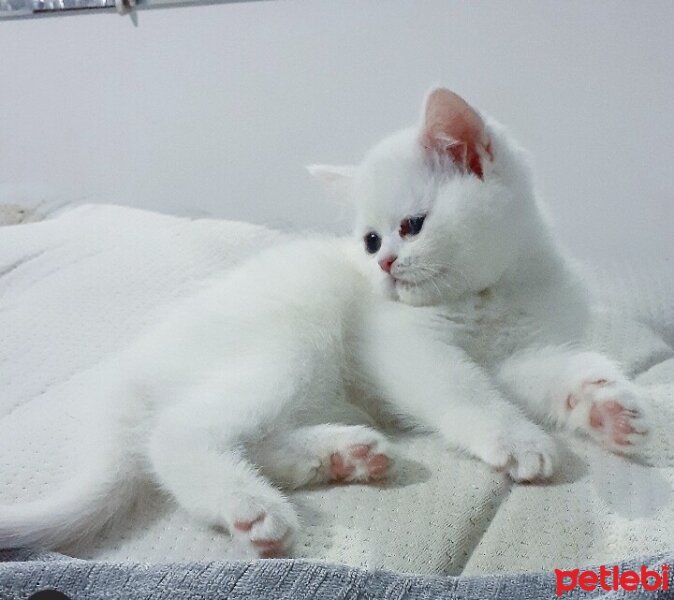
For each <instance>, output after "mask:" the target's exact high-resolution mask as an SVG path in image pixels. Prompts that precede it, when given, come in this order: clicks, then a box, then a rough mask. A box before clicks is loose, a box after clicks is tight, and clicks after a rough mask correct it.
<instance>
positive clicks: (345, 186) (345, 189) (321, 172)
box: [307, 165, 356, 201]
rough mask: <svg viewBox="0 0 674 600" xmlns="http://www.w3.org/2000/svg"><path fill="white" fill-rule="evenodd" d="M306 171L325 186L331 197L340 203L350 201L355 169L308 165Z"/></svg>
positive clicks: (352, 167) (351, 167) (349, 166)
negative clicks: (340, 201)
mask: <svg viewBox="0 0 674 600" xmlns="http://www.w3.org/2000/svg"><path fill="white" fill-rule="evenodd" d="M307 171H309V173H311V174H312V175H313V176H314V177H315V178H316V179H318V180H319V181H320V182H321V183H322V184H323V185H324V186H325V188H326V190H327V191H328V193H329V194H330V195H331V196H333V197H335V198H338V199H340V200H342V201H345V200H350V199H351V195H352V190H353V181H354V179H355V176H356V167H354V166H351V165H348V166H336V165H308V166H307Z"/></svg>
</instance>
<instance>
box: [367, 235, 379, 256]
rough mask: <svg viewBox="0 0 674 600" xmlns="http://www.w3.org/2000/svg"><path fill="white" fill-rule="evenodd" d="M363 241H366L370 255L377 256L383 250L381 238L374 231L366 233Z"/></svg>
mask: <svg viewBox="0 0 674 600" xmlns="http://www.w3.org/2000/svg"><path fill="white" fill-rule="evenodd" d="M363 240H364V241H365V249H366V250H367V251H368V253H369V254H375V253H376V252H378V251H379V248H381V238H380V237H379V235H377V234H376V233H375V232H374V231H370V233H366V234H365V237H364V238H363Z"/></svg>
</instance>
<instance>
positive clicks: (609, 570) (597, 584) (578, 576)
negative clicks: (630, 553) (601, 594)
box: [555, 565, 670, 597]
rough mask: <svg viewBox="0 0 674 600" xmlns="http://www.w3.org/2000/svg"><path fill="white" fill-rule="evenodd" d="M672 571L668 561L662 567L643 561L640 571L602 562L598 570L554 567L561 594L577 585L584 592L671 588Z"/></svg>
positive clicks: (651, 590) (665, 589) (558, 589)
mask: <svg viewBox="0 0 674 600" xmlns="http://www.w3.org/2000/svg"><path fill="white" fill-rule="evenodd" d="M669 574H670V566H669V565H662V566H661V567H660V568H659V569H658V568H654V569H649V568H648V567H647V566H646V565H641V567H640V568H639V570H638V571H632V570H629V569H626V570H625V571H621V570H620V567H618V565H613V566H612V567H607V566H605V565H602V566H601V567H599V570H597V571H592V570H586V571H581V570H580V569H572V570H570V571H564V570H563V569H555V578H556V580H557V582H556V583H557V585H556V590H555V591H556V593H557V596H558V597H559V596H563V595H564V594H566V593H567V592H570V591H572V590H575V589H576V588H580V589H581V590H583V591H585V592H594V591H595V590H598V589H601V590H605V591H607V592H611V591H613V592H617V591H618V590H623V591H625V592H635V591H636V590H638V589H642V590H644V591H647V592H655V591H657V590H664V591H667V590H669Z"/></svg>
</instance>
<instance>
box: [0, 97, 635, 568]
mask: <svg viewBox="0 0 674 600" xmlns="http://www.w3.org/2000/svg"><path fill="white" fill-rule="evenodd" d="M312 170H313V172H314V173H315V174H317V175H319V176H321V177H322V178H323V179H327V180H328V181H329V182H330V184H331V185H333V186H338V187H339V188H340V189H342V190H345V191H347V192H348V194H349V195H350V196H351V197H352V198H353V200H354V201H355V203H356V206H357V213H358V217H357V225H356V230H357V232H358V237H360V238H362V240H363V241H362V242H359V243H358V244H355V243H354V242H353V240H349V239H347V240H345V239H336V238H329V237H315V238H309V239H306V240H294V241H289V242H287V243H285V244H281V245H279V246H277V247H274V248H271V249H269V250H266V251H264V252H262V253H260V254H259V255H258V256H256V257H254V258H252V259H250V260H249V261H247V262H246V263H245V264H243V265H241V266H240V267H238V268H235V269H234V270H231V271H229V272H228V273H227V274H226V275H224V276H222V277H220V278H218V279H217V280H214V281H213V282H212V283H211V284H209V285H207V286H205V287H204V289H203V290H201V291H200V292H199V293H195V295H194V296H193V297H192V298H189V299H187V300H186V301H183V302H181V303H180V304H179V305H178V306H176V307H175V308H174V309H173V310H172V311H171V313H170V314H169V315H167V316H165V317H164V318H163V319H162V320H161V321H160V322H159V323H158V324H157V325H156V326H155V327H153V328H151V329H150V330H149V331H148V332H147V333H146V334H144V335H143V336H141V338H140V339H139V341H138V342H137V343H136V344H135V345H134V346H133V348H131V349H129V350H128V351H127V352H125V353H124V355H123V356H121V357H118V358H117V359H115V360H114V361H111V363H110V364H108V365H105V366H104V367H101V369H102V373H101V377H104V378H107V380H108V381H110V382H111V388H110V389H109V390H108V391H107V392H106V393H105V394H102V395H101V396H102V397H101V400H100V401H101V410H106V411H110V413H111V414H110V423H111V427H110V431H109V438H108V439H101V440H99V444H98V446H99V452H97V453H96V454H95V455H92V456H89V457H88V461H89V464H88V465H85V467H84V468H83V469H82V474H81V475H80V476H79V477H76V478H74V479H73V480H72V481H71V482H69V484H68V485H67V486H66V487H64V489H63V490H61V491H60V492H59V493H58V494H57V495H56V496H54V497H52V498H47V499H45V500H42V501H39V502H35V503H31V504H28V505H23V506H11V507H7V506H5V507H2V510H0V546H3V547H15V546H19V545H39V546H50V547H54V546H62V545H64V544H65V543H69V542H72V541H74V540H77V539H79V538H80V537H81V536H82V535H84V534H85V533H87V532H91V531H95V530H96V529H97V528H100V526H101V525H102V524H104V523H105V522H106V521H108V520H109V519H110V518H111V517H112V516H113V515H115V514H118V513H120V512H121V511H122V509H123V508H124V506H125V505H126V504H127V503H129V502H130V501H131V500H132V499H133V497H134V494H135V493H137V492H136V485H135V484H136V483H137V482H138V481H139V480H141V479H151V480H152V481H154V482H156V483H157V484H158V485H160V486H161V487H162V488H163V489H164V490H166V491H167V492H168V493H169V494H170V495H171V496H172V497H173V498H174V499H175V500H176V501H177V502H178V503H179V504H180V505H181V506H182V507H183V508H184V509H185V510H187V511H188V512H189V513H190V514H191V515H193V516H194V517H195V518H197V519H200V520H202V521H204V522H206V523H209V524H212V525H220V526H225V527H227V528H228V529H229V531H230V532H231V533H232V535H233V536H235V537H237V538H239V539H240V540H242V542H243V543H246V544H248V545H249V546H250V548H251V549H253V550H254V551H256V552H257V553H258V554H259V555H261V556H273V555H278V554H281V553H284V552H285V551H286V550H287V549H288V547H289V546H290V544H291V542H292V535H293V531H294V530H295V529H296V528H297V527H298V518H297V515H296V512H295V510H294V508H293V506H292V504H291V503H290V502H289V501H288V499H287V498H286V496H285V495H284V493H283V492H282V491H281V490H282V489H286V490H287V489H294V488H298V487H301V486H305V485H310V484H316V483H327V482H333V481H359V482H367V481H372V480H378V479H382V478H384V477H386V475H387V473H388V471H389V468H390V464H391V458H392V457H391V447H390V444H389V442H387V440H386V438H385V437H384V436H383V435H382V434H381V433H379V432H378V431H377V430H376V429H375V428H373V427H372V426H369V425H364V424H362V423H367V422H369V418H368V416H367V414H366V412H364V411H363V410H362V408H365V407H364V406H363V407H361V408H359V407H358V404H359V402H360V401H361V399H363V398H371V397H373V396H374V397H376V398H378V399H380V400H381V402H382V403H384V404H385V405H386V406H387V407H388V409H389V410H390V411H392V412H393V413H395V414H398V415H402V416H404V417H405V418H406V419H407V420H409V421H412V422H414V423H417V424H419V425H422V426H425V427H427V428H430V429H433V430H436V431H438V432H439V433H440V434H442V435H443V436H444V438H445V439H446V440H447V442H448V443H449V444H451V445H454V446H457V447H459V448H461V449H463V450H465V451H467V452H469V453H470V454H472V455H473V456H475V457H477V458H479V459H481V460H483V461H484V462H486V463H487V464H489V465H491V466H493V467H495V468H498V469H502V470H505V471H506V472H508V473H509V474H510V476H511V477H512V478H513V479H515V480H517V481H527V480H534V479H542V478H546V477H549V476H550V475H551V474H552V472H553V469H554V464H555V455H556V449H555V444H554V442H553V440H552V438H551V437H550V436H549V435H548V434H547V433H545V432H544V431H543V430H542V429H541V428H540V427H539V426H538V425H536V424H535V423H533V422H532V421H530V420H529V419H528V418H526V417H525V416H524V414H523V412H522V410H521V409H520V407H517V406H516V405H515V404H513V403H511V402H509V401H508V400H506V398H505V395H506V394H507V395H508V396H511V397H513V398H514V399H516V400H518V401H520V402H521V403H522V405H523V407H524V408H526V409H527V410H530V411H531V412H532V413H533V414H536V415H538V416H540V417H542V418H544V419H547V420H553V421H554V422H555V423H557V424H559V425H562V426H566V427H568V428H571V429H580V430H583V431H586V432H587V433H589V434H590V435H592V436H593V437H595V438H597V439H598V440H599V441H601V442H602V443H604V444H605V445H606V446H608V447H609V448H610V449H613V450H618V451H625V450H628V449H631V448H633V447H634V446H635V445H636V444H637V442H638V441H639V440H640V439H641V437H642V434H643V433H645V431H646V429H645V426H644V425H643V419H642V418H641V408H640V405H639V401H638V398H637V396H636V393H635V392H634V390H633V389H632V387H631V385H630V384H629V383H628V382H627V381H626V379H625V377H624V376H623V375H622V374H621V373H620V371H619V369H618V368H617V367H616V366H615V365H613V364H612V363H611V362H610V361H609V360H608V359H606V358H604V357H602V356H601V355H597V354H593V353H591V352H582V351H580V350H574V348H575V343H576V341H577V340H578V339H579V338H580V336H581V333H582V327H583V319H585V318H586V316H587V300H586V295H585V292H584V290H583V289H582V286H581V285H580V284H579V283H578V281H577V280H576V279H575V277H574V275H573V273H572V271H571V270H570V269H569V267H568V265H567V263H566V262H565V260H564V259H563V258H562V256H561V255H560V253H559V252H558V250H557V249H556V248H555V246H554V244H553V242H552V240H551V238H550V235H549V234H548V230H547V228H546V226H545V223H544V221H543V219H542V217H541V216H540V212H539V209H538V208H537V205H536V203H535V201H534V198H533V193H532V191H531V185H530V183H529V178H528V174H527V171H526V167H525V166H524V164H523V158H522V153H521V151H520V150H519V149H517V147H515V146H514V145H513V144H512V142H509V141H508V140H507V138H506V136H505V134H504V133H503V131H502V130H501V129H500V128H499V127H498V126H496V125H495V124H493V123H491V122H490V123H488V124H484V123H483V121H482V118H481V117H480V116H479V115H478V114H477V113H476V112H475V111H474V110H473V109H471V108H470V107H469V106H468V105H467V104H465V102H463V101H462V100H461V99H460V98H459V97H458V96H456V95H454V94H452V93H451V92H449V91H446V90H435V91H434V92H433V93H431V94H430V96H429V97H428V99H427V101H426V104H425V111H424V119H423V120H422V126H421V129H420V130H409V131H404V132H401V133H399V134H396V135H395V136H393V137H392V138H389V139H388V140H385V141H384V142H382V143H381V144H380V145H379V146H377V147H376V148H375V149H374V150H373V151H372V152H371V153H370V154H369V155H368V156H367V157H366V159H365V160H364V162H363V163H362V164H361V165H360V166H359V167H358V168H334V167H314V168H313V169H312ZM363 246H364V247H363ZM272 482H273V483H272Z"/></svg>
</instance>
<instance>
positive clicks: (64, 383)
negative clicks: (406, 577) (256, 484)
mask: <svg viewBox="0 0 674 600" xmlns="http://www.w3.org/2000/svg"><path fill="white" fill-rule="evenodd" d="M17 220H18V219H17ZM279 236H280V234H278V233H274V232H271V231H269V230H267V229H264V228H262V227H257V226H253V225H247V224H242V223H232V222H226V221H215V220H189V219H182V218H175V217H168V216H162V215H157V214H153V213H149V212H144V211H139V210H134V209H127V208H120V207H113V206H101V205H98V206H84V207H80V208H77V209H74V210H71V211H67V212H65V213H63V214H61V215H60V216H58V217H57V218H54V219H49V220H46V221H42V222H38V223H28V224H21V225H14V226H4V227H1V228H0V504H6V503H12V502H23V501H28V500H30V499H32V498H37V497H40V496H43V495H47V494H49V493H50V492H51V491H52V490H54V489H55V488H56V487H57V486H58V485H59V484H60V482H62V481H63V480H65V479H66V478H67V477H68V476H69V474H70V473H71V472H73V471H74V470H76V469H77V468H78V459H79V457H80V456H82V455H84V454H85V453H87V452H89V451H90V448H91V447H92V445H93V444H95V443H96V431H97V430H98V429H97V428H98V427H104V426H105V424H104V423H101V422H100V418H99V417H98V415H97V414H95V412H94V411H92V410H91V408H90V403H89V402H88V399H89V398H91V397H92V396H93V395H95V394H96V393H97V382H96V381H95V379H92V376H91V373H90V372H89V370H90V369H91V367H92V366H94V365H95V364H97V363H98V362H99V361H101V360H102V359H103V358H105V357H106V356H108V355H110V353H112V352H115V351H117V350H118V349H120V348H122V347H123V346H124V345H125V344H127V343H129V341H130V340H131V339H133V337H134V335H135V334H136V332H137V331H138V330H139V328H140V327H141V326H142V324H143V323H144V321H145V319H146V318H147V316H148V314H149V312H150V311H151V310H152V309H154V308H155V307H157V306H158V305H160V304H162V303H165V302H167V301H169V300H171V299H173V298H175V297H176V296H177V295H180V294H182V293H185V291H186V290H189V288H190V287H191V286H192V285H193V283H194V282H195V281H198V280H201V279H203V278H204V277H206V276H208V275H211V274H212V273H213V272H214V271H216V270H218V269H222V268H227V267H229V266H231V265H232V264H235V263H236V262H238V261H240V260H241V259H242V258H244V257H245V256H246V255H248V254H249V253H250V252H254V251H256V250H258V249H259V248H260V247H262V246H264V245H267V244H271V243H274V242H275V241H276V240H278V239H279ZM596 277H599V282H600V283H601V286H600V287H601V288H602V290H603V293H604V294H605V295H606V297H607V299H609V300H610V305H611V306H612V308H613V309H619V312H618V313H617V314H613V313H607V314H604V315H599V316H598V317H597V321H596V328H595V331H594V332H593V339H592V343H593V345H595V346H600V347H603V348H605V349H606V350H607V351H609V352H610V353H611V354H612V355H614V356H615V357H617V358H618V359H619V360H621V361H622V362H623V363H624V364H625V365H626V366H627V368H628V370H629V371H630V372H631V373H632V374H634V376H635V377H636V380H637V381H638V382H639V383H640V384H641V385H642V386H643V388H644V391H645V393H646V394H647V395H648V397H649V398H650V399H651V402H652V412H653V417H654V419H653V421H654V424H655V432H654V435H653V436H652V440H651V442H650V445H649V446H648V448H647V449H646V451H645V453H644V455H643V457H642V458H640V459H639V460H637V461H629V460H626V459H622V458H619V457H616V456H612V455H609V454H607V453H605V452H603V451H601V450H600V449H598V448H595V447H594V446H592V445H591V444H590V443H586V442H584V441H580V440H574V442H573V446H572V447H571V446H570V445H569V444H568V443H565V442H563V441H562V442H561V443H562V445H563V446H564V447H565V460H564V464H563V466H562V468H561V469H560V472H559V474H558V476H557V477H556V478H555V479H554V480H553V481H552V482H551V483H549V484H547V485H532V486H517V485H513V484H512V483H510V482H509V481H507V480H506V479H504V478H503V477H502V476H501V475H498V474H495V473H492V472H491V471H490V470H489V469H487V468H486V467H485V466H483V465H482V464H480V463H478V462H476V461H473V460H470V459H467V458H464V457H460V456H457V455H455V454H453V453H452V452H450V451H448V450H446V449H444V448H443V446H442V444H440V443H439V442H438V441H437V440H435V439H434V438H433V437H430V436H428V437H423V436H421V437H419V436H418V437H403V436H401V437H399V438H398V439H397V444H398V448H399V453H400V455H401V456H402V457H403V459H401V460H400V461H399V465H398V473H397V475H396V477H395V479H394V480H393V481H392V482H390V483H388V484H386V485H383V486H381V487H373V486H342V487H329V488H319V489H314V490H307V491H301V492H298V493H296V494H294V500H295V502H296V503H297V504H298V506H299V507H300V510H301V514H302V517H303V520H304V527H303V530H302V532H301V535H300V536H299V540H298V543H297V546H296V556H297V557H310V558H318V559H325V560H329V561H336V562H344V563H348V564H352V565H360V566H367V567H379V566H385V567H389V568H393V569H398V570H402V571H408V572H418V573H444V574H457V573H461V572H463V573H469V574H478V573H485V572H495V571H501V570H515V569H517V570H519V569H522V570H534V569H546V570H547V569H551V568H554V567H564V566H573V565H578V564H582V563H588V562H594V563H599V562H614V561H617V560H619V559H621V558H625V557H628V556H632V555H638V554H646V553H653V552H657V551H660V550H665V549H672V548H673V547H674V494H673V493H672V486H673V484H674V433H673V431H674V351H673V350H672V347H673V345H674V301H673V299H674V293H673V292H674V273H673V272H672V269H671V266H668V265H666V264H663V265H661V266H660V267H657V268H654V267H652V268H651V269H650V270H649V271H648V273H643V272H640V271H639V270H637V269H633V270H632V271H629V272H628V271H623V273H622V274H621V277H620V278H619V279H615V278H614V279H610V278H607V277H605V276H599V275H597V276H596ZM75 554H76V555H77V556H81V557H84V558H88V557H96V558H102V559H117V560H135V561H162V562H164V561H181V560H202V559H225V558H244V557H245V554H243V550H242V549H241V548H238V547H235V546H234V545H233V544H232V543H231V541H230V540H229V538H228V537H227V535H226V534H223V533H222V532H217V531H213V530H211V529H209V528H208V527H205V526H202V525H200V524H198V523H195V522H193V521H192V520H190V519H189V518H188V517H187V516H186V515H185V514H184V513H183V512H182V511H181V510H180V509H178V508H176V507H175V506H173V505H172V504H171V502H170V501H169V500H167V499H166V498H162V497H159V496H157V495H156V493H155V492H150V491H148V494H147V498H146V499H145V501H144V502H143V503H142V504H141V505H140V506H139V507H138V509H137V510H136V511H135V512H133V514H131V515H130V516H129V518H128V519H127V520H126V521H125V522H124V523H122V524H121V525H120V526H118V527H116V528H115V529H113V530H112V531H109V532H107V533H105V534H102V535H101V536H99V537H98V538H97V540H96V542H95V543H94V544H92V545H90V546H88V547H86V548H79V549H77V551H76V552H75Z"/></svg>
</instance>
